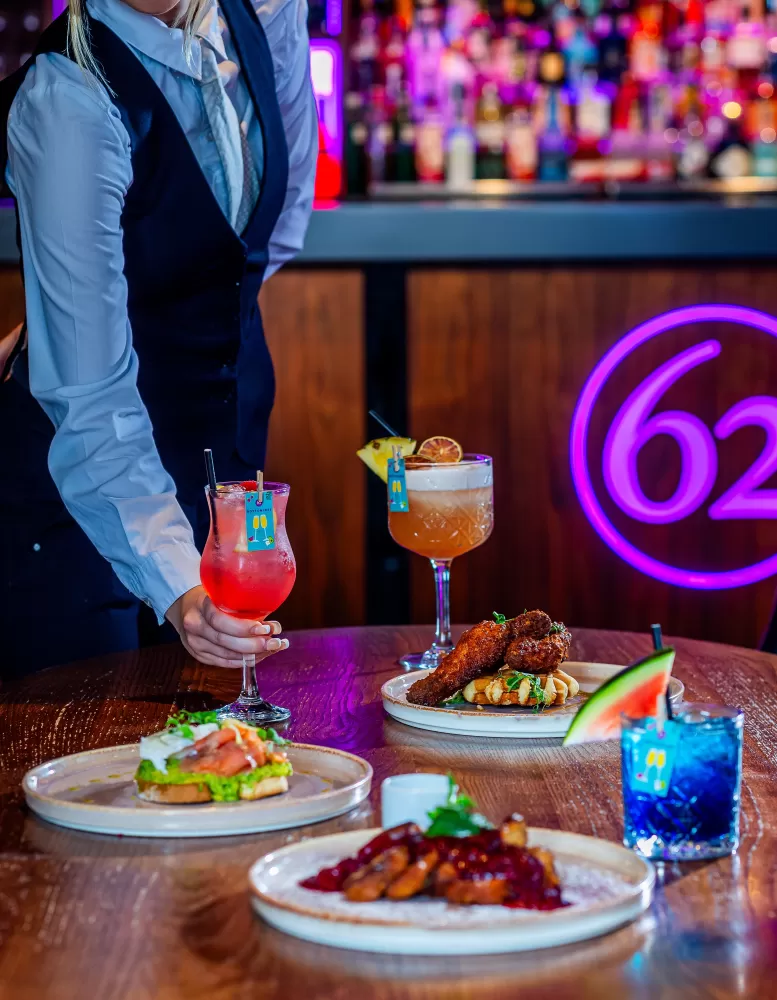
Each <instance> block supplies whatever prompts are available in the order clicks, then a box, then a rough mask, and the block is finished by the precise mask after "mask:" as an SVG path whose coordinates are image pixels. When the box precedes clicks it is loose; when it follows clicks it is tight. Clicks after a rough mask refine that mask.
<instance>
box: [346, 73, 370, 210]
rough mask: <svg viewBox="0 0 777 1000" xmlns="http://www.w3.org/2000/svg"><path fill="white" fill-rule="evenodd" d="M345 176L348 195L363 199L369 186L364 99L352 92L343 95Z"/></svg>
mask: <svg viewBox="0 0 777 1000" xmlns="http://www.w3.org/2000/svg"><path fill="white" fill-rule="evenodd" d="M345 116H346V126H345V155H344V159H345V174H346V186H347V189H348V194H349V195H351V196H352V197H363V196H364V195H366V194H367V186H368V184H369V161H368V159H367V139H368V129H367V125H366V123H365V121H364V98H363V97H362V95H361V94H357V93H355V92H353V91H351V92H350V93H348V94H346V95H345Z"/></svg>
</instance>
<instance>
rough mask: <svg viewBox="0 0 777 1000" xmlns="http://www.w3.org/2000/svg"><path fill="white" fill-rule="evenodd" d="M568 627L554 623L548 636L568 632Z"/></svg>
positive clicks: (561, 623) (560, 623)
mask: <svg viewBox="0 0 777 1000" xmlns="http://www.w3.org/2000/svg"><path fill="white" fill-rule="evenodd" d="M566 630H567V627H566V625H565V624H564V623H563V622H553V624H552V625H551V626H550V628H549V629H548V635H555V634H556V633H557V632H566Z"/></svg>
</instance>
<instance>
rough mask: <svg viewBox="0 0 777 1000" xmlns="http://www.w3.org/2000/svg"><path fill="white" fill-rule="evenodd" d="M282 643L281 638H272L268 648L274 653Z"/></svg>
mask: <svg viewBox="0 0 777 1000" xmlns="http://www.w3.org/2000/svg"><path fill="white" fill-rule="evenodd" d="M281 645H282V642H281V640H280V639H270V640H269V642H268V643H267V649H269V650H270V651H271V652H273V653H274V652H275V651H276V650H278V649H280V648H281Z"/></svg>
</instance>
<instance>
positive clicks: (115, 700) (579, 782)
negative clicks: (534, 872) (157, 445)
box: [0, 628, 777, 1000]
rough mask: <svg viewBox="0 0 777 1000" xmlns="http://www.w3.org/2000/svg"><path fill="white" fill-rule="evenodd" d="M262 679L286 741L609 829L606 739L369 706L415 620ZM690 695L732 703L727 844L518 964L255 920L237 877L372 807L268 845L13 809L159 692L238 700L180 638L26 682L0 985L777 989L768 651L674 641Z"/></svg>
mask: <svg viewBox="0 0 777 1000" xmlns="http://www.w3.org/2000/svg"><path fill="white" fill-rule="evenodd" d="M291 638H292V646H291V649H290V650H289V651H288V652H287V653H284V654H282V655H281V656H279V657H277V659H275V660H274V661H270V662H269V663H268V664H266V665H265V667H264V668H263V672H262V687H263V692H264V693H265V694H266V695H267V696H268V697H270V698H272V699H275V700H277V701H279V702H280V703H282V704H286V705H288V706H289V707H291V708H292V710H293V713H294V721H293V724H292V728H291V730H290V733H289V735H291V736H293V737H294V738H296V739H299V740H302V741H305V742H312V743H322V744H327V745H330V746H337V747H341V748H343V749H346V750H350V751H351V752H353V753H357V754H360V755H361V756H363V757H365V758H366V759H367V760H369V761H370V763H371V764H372V766H373V767H374V769H375V785H374V789H373V794H372V798H371V802H372V806H377V802H378V789H379V785H380V782H381V781H382V780H383V778H385V777H386V776H387V775H390V774H396V773H401V772H406V771H445V770H448V769H450V770H452V771H453V772H454V774H455V775H456V777H457V778H458V779H459V780H460V782H461V783H462V784H463V786H464V787H465V788H466V789H467V791H469V792H471V793H472V794H473V795H474V797H475V798H476V800H477V801H478V802H479V803H480V805H481V807H482V809H483V811H484V812H485V813H486V814H487V815H488V816H489V817H490V818H492V819H498V818H501V817H502V816H503V815H504V814H506V813H507V812H509V811H511V810H513V809H515V808H520V809H521V811H522V812H523V813H525V815H526V816H527V818H528V820H529V821H530V823H532V824H534V825H538V826H549V827H559V828H561V829H564V830H573V831H576V832H578V833H586V834H593V835H595V836H598V837H604V838H607V839H610V840H613V841H619V840H620V838H621V834H622V823H621V811H620V767H619V760H618V745H617V744H616V743H607V744H594V745H589V746H583V747H578V748H573V749H563V748H562V747H561V746H560V744H559V742H558V741H557V740H537V741H534V742H532V743H531V744H529V743H527V742H523V741H515V742H506V741H500V740H478V739H472V738H460V739H452V738H449V737H447V736H441V735H440V736H438V735H435V734H433V733H423V732H421V731H419V730H415V729H411V728H407V727H405V726H403V725H401V724H399V723H397V722H394V721H393V720H391V719H389V718H388V717H387V716H384V714H383V711H382V708H381V704H380V700H379V689H380V685H381V683H382V682H383V681H384V680H385V679H386V678H388V677H390V676H392V675H393V674H394V673H396V672H397V668H396V666H395V660H396V657H397V656H398V655H399V654H400V653H402V652H405V651H407V650H413V649H419V648H422V646H423V645H424V642H425V641H426V640H427V639H428V631H427V630H425V629H420V628H397V629H388V628H382V629H342V630H333V631H328V632H307V633H306V632H300V633H297V634H293V635H292V636H291ZM676 645H677V648H678V661H677V667H676V671H675V672H676V675H677V676H678V677H680V679H681V680H683V681H684V682H685V684H686V688H687V694H688V697H689V698H690V699H693V700H699V701H710V702H719V703H720V702H723V703H726V704H730V705H741V706H743V707H744V708H745V710H746V713H747V715H746V725H745V753H744V784H743V789H742V800H743V817H742V846H741V849H740V852H739V854H738V855H737V856H736V857H735V858H726V859H723V860H720V861H714V862H710V863H706V864H705V863H697V864H695V865H683V866H680V865H671V866H670V865H667V866H663V865H662V866H659V868H660V871H659V882H660V887H659V889H658V892H657V895H656V900H655V903H654V905H653V907H652V909H651V910H650V912H649V913H647V914H646V915H644V916H643V917H642V918H641V919H640V920H639V921H638V922H636V923H635V924H632V925H631V926H629V927H626V928H624V929H623V930H620V931H618V932H616V933H614V934H611V935H610V936H609V937H605V938H601V939H598V940H595V941H591V942H588V943H583V944H580V945H573V946H568V947H564V948H559V949H555V950H551V951H544V952H536V953H534V954H518V955H514V956H496V957H481V958H461V959H458V960H456V959H426V958H400V957H390V956H378V955H368V954H359V953H357V952H348V951H345V950H334V949H327V948H324V947H319V946H315V945H309V944H306V943H304V942H302V941H297V940H295V939H293V938H289V937H286V936H284V935H283V934H280V933H278V932H276V931H273V930H271V929H270V928H268V927H266V926H264V925H262V924H261V923H259V921H258V920H256V919H254V917H253V916H252V913H251V910H250V907H249V902H248V896H247V893H246V870H247V869H248V867H249V865H250V863H251V862H252V861H254V860H255V859H256V858H257V857H258V856H260V855H261V854H262V853H264V852H265V851H267V850H269V849H271V848H273V847H277V846H279V845H281V844H284V843H289V842H291V841H294V840H298V839H300V838H302V837H309V836H316V835H319V834H325V833H332V832H335V831H337V830H341V829H355V828H359V827H367V826H370V825H372V824H373V823H375V821H376V818H375V816H374V815H373V814H372V812H371V809H370V807H368V806H367V805H366V804H365V806H364V807H362V808H360V809H359V810H357V811H356V813H355V814H351V815H349V816H347V817H344V818H341V819H338V820H333V821H330V822H327V823H322V824H319V825H317V826H312V827H306V828H303V829H299V830H294V831H284V832H281V833H275V834H266V835H262V836H246V837H234V838H215V839H210V840H204V839H203V840H187V841H176V840H165V841H153V840H145V841H144V840H134V839H130V838H114V837H107V836H96V835H90V834H79V833H76V832H71V831H67V830H62V829H58V828H57V827H54V826H50V825H48V824H46V823H44V822H42V821H40V820H38V819H36V818H35V817H34V816H33V815H31V814H30V813H29V812H28V810H27V809H26V807H25V805H24V803H23V800H22V795H21V792H20V788H19V781H20V779H21V777H22V775H23V774H24V772H25V771H26V770H27V769H28V768H29V767H32V766H33V765H34V764H38V763H40V762H41V761H45V760H47V759H50V758H52V757H58V756H60V755H62V754H67V753H73V752H75V751H78V750H84V749H87V748H90V747H100V746H109V745H112V744H118V743H128V742H131V741H135V740H137V739H138V737H139V736H140V735H141V733H145V732H149V731H151V730H154V729H158V728H160V727H161V726H162V725H163V724H164V721H165V719H166V718H167V715H168V713H169V712H170V709H171V707H172V706H173V704H176V705H178V706H180V707H185V708H189V709H195V708H206V707H211V706H215V705H217V704H219V703H220V702H222V701H224V700H227V699H230V698H232V697H233V696H234V694H235V691H236V687H237V684H238V676H237V674H236V673H231V672H226V671H219V670H214V669H209V668H203V667H201V666H199V665H197V664H195V663H194V662H192V661H191V660H189V659H187V658H186V656H185V654H184V653H183V651H182V650H181V649H180V648H179V647H177V646H163V647H159V648H157V649H154V650H147V651H145V652H142V653H127V654H123V655H120V656H116V657H113V658H106V659H103V660H97V661H91V662H88V663H85V664H79V665H74V666H70V667H65V668H61V669H58V670H51V671H46V672H44V673H41V674H38V675H37V676H35V677H32V678H30V679H28V680H26V681H24V682H21V683H19V684H17V685H15V686H13V687H10V686H9V687H8V688H7V689H6V690H5V691H4V692H3V695H2V699H0V764H2V774H1V776H0V782H2V784H1V785H0V792H1V793H2V795H1V797H0V997H3V998H5V997H9V998H11V997H13V998H14V1000H26V998H35V1000H38V998H47V997H54V998H57V1000H69V998H71V997H72V998H88V1000H114V998H133V1000H135V998H138V1000H141V998H143V1000H145V998H149V1000H150V998H152V997H153V998H159V1000H167V998H172V997H184V998H186V1000H196V998H200V997H201V998H208V1000H220V998H249V997H251V998H261V1000H275V998H278V1000H297V998H302V1000H325V998H326V1000H378V998H379V1000H389V998H391V1000H395V998H408V1000H411V998H412V1000H433V998H434V1000H436V998H440V1000H442V998H446V1000H448V998H454V1000H465V998H469V997H473V998H474V997H477V998H478V1000H497V998H498V1000H508V998H510V1000H512V998H514V997H518V996H520V997H521V998H522V1000H523V998H545V997H547V998H550V997H552V998H553V1000H567V998H568V1000H573V998H574V1000H594V998H606V1000H622V998H639V1000H643V998H645V1000H648V998H649V1000H655V998H671V1000H675V998H677V1000H681V998H682V1000H697V998H702V997H711V998H712V997H714V998H715V1000H722V998H729V997H747V998H764V1000H766V998H769V1000H773V998H774V997H775V996H776V995H777V982H776V980H777V851H776V850H775V847H776V845H777V840H776V838H775V825H776V823H777V808H776V807H775V797H776V792H777V783H776V779H777V722H776V721H775V720H776V719H777V658H776V657H773V656H767V655H765V654H762V653H757V652H752V651H749V650H744V649H736V648H733V647H727V646H717V645H713V644H710V643H700V642H692V641H689V640H678V641H677V643H676ZM648 650H649V640H648V638H647V637H646V636H637V635H630V634H627V633H616V632H593V631H587V630H584V629H580V630H576V631H575V643H574V649H573V656H574V658H575V659H583V660H586V659H587V660H599V661H605V662H610V663H626V662H628V661H629V660H630V659H632V658H634V657H636V656H638V655H641V654H644V653H646V652H648Z"/></svg>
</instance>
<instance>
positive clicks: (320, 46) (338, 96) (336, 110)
mask: <svg viewBox="0 0 777 1000" xmlns="http://www.w3.org/2000/svg"><path fill="white" fill-rule="evenodd" d="M310 50H311V53H312V52H313V51H315V50H322V51H324V52H328V53H329V54H330V55H331V57H332V83H333V91H332V93H331V94H329V95H318V94H317V95H316V100H317V101H322V102H323V104H324V116H323V117H324V122H325V124H326V126H327V131H328V133H329V139H330V143H331V148H329V149H328V150H327V152H329V153H330V154H331V155H332V156H335V157H336V158H337V159H338V160H339V161H340V162H341V163H342V161H343V128H344V123H343V103H344V101H343V53H342V50H341V48H340V44H339V42H335V41H330V40H329V39H328V38H312V39H311V41H310Z"/></svg>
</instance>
